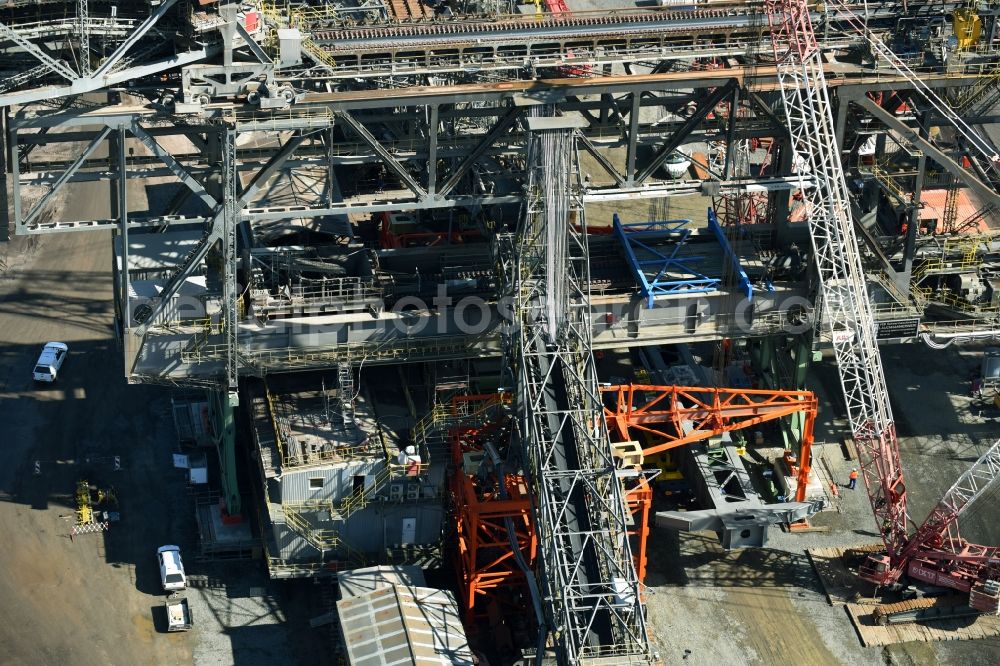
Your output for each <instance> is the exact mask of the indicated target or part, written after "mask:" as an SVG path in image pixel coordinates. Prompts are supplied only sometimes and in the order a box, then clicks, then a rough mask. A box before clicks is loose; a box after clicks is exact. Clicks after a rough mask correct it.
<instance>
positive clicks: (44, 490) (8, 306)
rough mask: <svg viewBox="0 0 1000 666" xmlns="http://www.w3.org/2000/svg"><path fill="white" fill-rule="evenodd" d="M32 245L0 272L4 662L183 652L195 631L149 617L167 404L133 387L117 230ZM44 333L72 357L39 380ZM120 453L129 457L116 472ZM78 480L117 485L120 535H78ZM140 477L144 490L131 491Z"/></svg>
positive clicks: (165, 509) (144, 658)
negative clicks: (119, 302) (118, 291)
mask: <svg viewBox="0 0 1000 666" xmlns="http://www.w3.org/2000/svg"><path fill="white" fill-rule="evenodd" d="M15 243H19V244H21V245H22V246H24V245H26V244H24V243H23V241H22V240H21V239H18V240H17V241H15ZM28 245H32V246H33V248H32V249H31V253H32V254H33V255H34V256H33V257H31V258H29V259H28V260H27V262H26V263H24V262H22V261H18V260H16V259H15V260H14V261H13V262H12V263H13V265H14V267H13V269H12V270H11V272H12V273H13V274H14V275H10V274H8V275H7V276H6V277H5V279H3V281H2V282H0V331H2V343H0V387H2V391H3V392H2V393H0V427H2V433H3V434H2V437H0V439H2V440H3V442H4V462H5V464H4V465H2V466H0V498H2V499H3V502H0V530H2V531H3V533H4V535H5V538H4V539H3V540H2V541H0V561H2V562H3V563H4V566H3V568H2V569H0V599H3V602H2V603H0V644H2V645H4V646H5V650H4V653H5V659H11V660H12V663H26V664H42V663H49V664H51V663H60V662H61V663H79V664H110V663H149V662H150V661H153V662H156V663H185V662H188V661H190V660H191V644H190V643H191V640H190V636H189V635H185V634H171V635H169V636H167V635H163V636H158V635H157V632H156V628H155V626H154V621H153V615H152V614H151V607H152V606H153V605H154V604H155V603H156V602H158V601H159V598H157V597H154V596H151V594H150V593H155V587H156V585H157V582H158V574H157V572H156V571H155V559H154V558H155V549H156V544H158V543H159V545H162V544H163V543H167V542H169V540H170V538H171V537H172V534H171V522H172V521H173V520H175V519H176V516H175V515H174V512H173V511H172V507H171V503H170V502H169V501H162V499H163V498H161V497H159V493H158V492H157V491H158V489H160V488H162V486H163V476H164V474H163V472H164V467H163V465H162V462H163V461H162V460H156V459H155V456H154V455H153V451H154V450H155V448H154V447H153V446H150V444H152V443H154V442H156V441H157V440H159V439H161V438H162V437H163V436H164V434H167V433H165V429H164V428H163V427H162V426H163V418H164V407H166V406H168V403H165V402H164V396H163V395H162V393H161V392H160V391H159V390H158V389H150V388H145V387H127V386H126V385H125V381H124V379H123V375H122V371H121V361H120V358H119V355H118V354H117V351H116V349H115V344H114V342H113V330H112V328H111V326H112V321H111V316H110V299H111V279H110V267H111V263H110V242H109V237H108V235H107V234H106V233H94V234H73V235H61V236H52V237H49V238H45V239H43V240H42V241H41V242H37V243H31V244H28ZM11 254H12V255H14V256H16V255H15V253H11ZM18 264H19V265H18ZM49 340H59V341H63V342H66V343H67V344H68V345H69V347H70V355H69V357H68V358H67V361H66V363H65V365H64V371H63V374H62V375H61V376H60V381H59V382H57V383H56V384H55V385H52V386H48V385H38V386H35V385H33V382H32V381H31V374H30V373H31V368H32V366H33V363H34V360H35V358H36V357H37V354H38V351H39V350H40V349H41V346H42V345H43V344H44V343H45V342H46V341H49ZM166 414H169V412H168V411H167V412H166ZM160 448H161V449H162V454H163V455H167V456H169V450H170V449H169V448H163V447H160ZM115 455H117V456H120V458H121V461H122V463H123V464H122V467H123V469H122V470H120V471H117V472H115V471H114V468H113V458H111V457H110V456H115ZM87 459H89V460H90V462H89V463H88V462H86V460H87ZM36 461H38V464H39V472H40V473H38V474H36V473H34V469H35V462H36ZM77 478H89V479H90V480H92V481H93V482H96V483H99V484H101V485H114V486H115V487H116V488H118V489H119V494H120V495H121V500H122V513H123V515H124V516H125V520H124V521H123V522H122V523H121V524H120V525H117V526H115V528H114V530H115V531H114V533H109V534H92V535H86V536H80V537H77V538H76V540H75V541H71V540H70V538H69V536H68V535H69V532H70V527H71V526H72V524H73V522H72V521H73V487H74V483H75V481H76V479H77ZM133 487H134V488H139V487H144V488H147V489H148V492H146V493H144V494H143V495H136V494H133V493H130V492H127V490H128V489H129V488H133Z"/></svg>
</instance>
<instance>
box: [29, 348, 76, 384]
mask: <svg viewBox="0 0 1000 666" xmlns="http://www.w3.org/2000/svg"><path fill="white" fill-rule="evenodd" d="M68 353H69V347H68V346H66V344H65V343H63V342H46V343H45V346H44V347H42V353H41V355H40V356H39V357H38V360H37V361H35V371H34V372H33V373H32V377H33V378H34V379H35V381H36V382H54V381H55V380H56V377H57V376H58V374H59V368H61V367H62V365H63V362H64V361H65V360H66V355H67V354H68Z"/></svg>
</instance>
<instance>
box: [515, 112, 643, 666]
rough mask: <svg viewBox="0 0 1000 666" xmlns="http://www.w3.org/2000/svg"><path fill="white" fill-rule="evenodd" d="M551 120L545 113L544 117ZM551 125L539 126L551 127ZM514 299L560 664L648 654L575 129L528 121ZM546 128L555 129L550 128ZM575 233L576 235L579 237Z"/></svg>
mask: <svg viewBox="0 0 1000 666" xmlns="http://www.w3.org/2000/svg"><path fill="white" fill-rule="evenodd" d="M549 113H551V110H550V111H549ZM550 120H554V121H556V122H555V123H553V124H552V125H546V124H545V122H546V121H550ZM531 121H536V122H537V126H538V127H539V128H545V129H539V130H538V131H534V132H533V133H532V134H531V136H530V139H529V145H528V165H529V168H530V170H531V171H530V176H529V191H528V202H527V205H526V207H525V214H524V216H523V222H522V227H521V229H520V232H519V234H518V242H517V249H518V255H517V258H516V268H515V270H514V281H513V285H512V287H513V294H514V299H515V306H516V308H517V309H516V312H517V313H518V314H519V317H518V325H519V330H518V331H517V334H516V335H515V336H514V338H513V340H512V352H513V356H514V359H515V365H516V367H517V371H518V375H517V378H518V384H517V400H516V411H517V416H518V419H519V428H520V438H521V442H522V448H523V455H524V457H525V459H526V469H527V470H528V473H529V479H530V482H531V484H532V493H531V495H532V498H533V507H532V508H533V512H534V517H535V521H534V522H535V525H536V529H537V530H538V540H539V548H540V556H541V557H540V564H541V566H540V570H539V574H540V578H541V581H540V583H541V585H540V586H541V589H542V595H543V598H544V600H545V602H546V604H545V605H546V618H545V619H546V622H547V623H548V625H549V626H548V627H547V628H546V629H547V631H548V632H549V633H550V634H552V635H553V637H554V638H555V639H556V640H555V644H556V646H557V652H558V657H559V661H560V663H566V664H574V663H581V662H582V661H584V660H586V659H588V658H599V657H613V658H614V659H616V660H617V662H616V663H645V662H648V661H649V659H650V657H651V652H650V647H649V642H648V637H647V635H646V622H645V614H644V610H643V606H642V602H641V599H640V590H639V580H638V576H637V573H636V569H635V563H634V561H633V559H632V554H631V548H630V545H629V541H628V532H629V527H628V518H627V514H626V511H627V509H626V504H625V499H624V492H623V489H622V486H621V481H620V480H619V478H618V476H617V474H616V472H615V468H616V465H615V460H614V456H613V453H612V448H611V444H610V440H609V438H608V432H607V428H606V425H605V423H604V418H603V415H602V407H601V399H600V394H599V392H598V387H597V375H596V372H595V368H594V360H593V354H592V352H591V340H590V338H591V334H590V328H589V326H588V325H587V320H588V317H587V311H588V303H589V294H588V289H587V286H586V285H588V284H589V276H588V272H589V262H588V253H587V237H586V231H585V227H584V225H583V224H582V223H583V219H582V213H583V206H582V205H581V201H580V199H579V187H580V184H579V182H578V180H577V178H578V171H577V166H576V159H577V158H576V154H575V150H574V149H573V142H572V137H573V133H574V132H573V130H572V129H570V128H568V127H567V126H565V125H562V126H561V127H560V126H559V119H553V118H550V117H547V116H542V115H535V116H533V117H532V118H531V119H530V120H529V127H530V126H531ZM548 127H553V128H552V129H549V128H548ZM578 226H579V228H578Z"/></svg>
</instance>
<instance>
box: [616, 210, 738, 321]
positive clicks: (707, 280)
mask: <svg viewBox="0 0 1000 666" xmlns="http://www.w3.org/2000/svg"><path fill="white" fill-rule="evenodd" d="M689 224H691V220H669V221H665V222H637V223H633V224H622V223H621V220H619V219H618V214H617V213H616V214H615V216H614V230H615V235H616V236H617V237H618V240H619V241H620V242H621V244H622V247H623V248H624V249H625V255H626V256H627V257H628V260H629V264H630V267H631V269H632V274H633V275H634V276H635V279H636V280H638V282H639V289H640V290H641V291H642V295H643V296H645V297H646V303H647V307H649V308H652V307H653V302H654V301H655V300H656V298H657V297H658V296H668V295H670V294H678V293H688V294H691V293H696V294H697V293H705V292H708V291H713V290H715V289H716V288H717V287H718V286H719V283H720V282H721V281H722V280H721V279H720V278H713V277H709V276H707V275H705V274H703V273H699V272H698V271H696V270H694V268H692V267H691V266H690V264H693V263H696V262H699V261H701V260H703V259H704V258H705V257H704V256H688V257H679V256H677V255H678V253H679V252H680V251H681V248H682V247H684V243H685V242H686V241H687V239H688V237H690V236H691V234H692V231H691V229H689V228H688V225H689ZM654 238H655V239H659V240H664V239H670V240H673V241H674V242H673V243H671V244H669V245H661V246H654V245H650V244H647V242H645V241H646V240H647V239H654ZM678 273H679V274H683V275H684V277H680V278H677V277H674V276H676V274H678ZM668 275H670V276H671V277H669V278H668V277H667V276H668Z"/></svg>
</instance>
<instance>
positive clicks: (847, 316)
mask: <svg viewBox="0 0 1000 666" xmlns="http://www.w3.org/2000/svg"><path fill="white" fill-rule="evenodd" d="M764 4H765V11H766V12H767V17H768V22H769V23H770V27H771V30H770V33H771V39H772V46H773V49H774V56H775V60H776V61H777V71H778V79H779V83H780V90H781V97H782V100H783V103H784V110H785V119H786V124H787V127H788V130H789V133H790V137H791V148H792V150H793V151H794V153H795V160H796V163H797V164H799V165H800V166H799V168H798V174H799V177H800V179H801V186H802V191H803V194H804V196H805V199H806V201H807V204H808V209H807V210H808V220H809V222H808V224H809V231H810V235H811V237H812V243H813V248H814V256H815V257H816V265H817V270H818V273H819V282H820V284H821V285H822V294H821V296H822V302H823V304H824V310H823V313H822V316H823V317H824V319H825V323H826V325H827V327H828V329H829V332H830V335H831V338H832V341H833V348H834V353H835V357H836V361H837V366H838V368H839V371H840V381H841V386H842V388H843V392H844V398H845V402H846V405H847V412H848V417H849V419H850V424H851V429H852V431H853V433H854V438H855V441H856V443H857V445H858V453H859V458H860V466H861V471H862V477H863V478H864V482H865V486H866V488H867V490H868V496H869V499H870V501H871V506H872V511H873V512H874V514H875V520H876V522H877V524H878V528H879V531H880V533H881V536H882V539H883V541H884V543H885V550H886V552H885V553H884V554H878V555H873V556H870V557H869V558H868V559H867V561H866V562H865V563H864V564H863V565H862V567H861V569H860V574H861V576H862V577H863V578H864V579H866V580H869V581H872V582H874V583H876V584H878V585H888V584H892V583H894V582H895V581H897V580H898V579H899V578H900V576H902V575H903V574H904V573H906V574H908V575H909V576H910V578H912V579H915V580H919V581H925V582H931V583H933V584H935V585H942V586H946V587H949V588H953V589H956V590H959V591H963V592H969V593H970V599H969V603H970V606H972V607H973V608H974V609H976V610H978V611H980V612H990V613H996V612H997V608H998V603H997V600H998V596H1000V584H998V583H997V582H996V581H997V580H1000V571H998V566H997V565H998V562H997V548H995V547H986V546H977V545H974V544H970V543H968V542H967V541H965V540H964V539H963V538H962V537H961V535H960V534H959V533H958V522H957V521H958V518H959V517H960V515H961V514H962V512H963V511H964V510H965V509H966V508H967V507H968V506H969V505H970V504H971V503H972V502H973V501H975V500H976V499H977V498H979V497H981V496H982V494H983V493H984V492H985V490H986V489H987V487H989V485H990V484H991V483H992V482H993V481H995V479H996V477H997V476H1000V450H998V449H1000V442H998V443H997V444H994V445H993V446H992V447H991V448H990V449H989V450H988V451H987V452H986V454H984V455H983V456H982V457H981V458H980V459H979V460H977V461H976V463H975V464H974V465H973V466H972V468H971V469H970V470H969V471H968V472H966V473H965V474H964V475H963V476H962V477H961V478H960V479H959V480H958V482H956V484H955V485H954V486H953V487H952V488H951V490H949V491H948V493H946V494H945V496H944V498H943V499H942V500H941V501H940V502H939V503H938V505H937V507H935V509H934V510H933V511H932V512H931V514H930V516H928V518H927V519H926V520H925V521H924V522H923V524H922V525H920V527H918V528H917V530H916V531H915V532H914V533H913V534H910V532H909V530H908V526H907V520H908V516H907V511H906V483H905V480H904V477H903V468H902V465H901V463H900V455H899V445H898V442H897V438H896V429H895V425H894V423H893V418H892V411H891V409H890V406H889V393H888V389H887V387H886V382H885V375H884V373H883V371H882V363H881V359H880V356H879V350H878V345H877V343H876V339H875V323H874V318H873V316H872V311H871V304H870V302H869V299H868V293H867V287H866V281H865V274H864V271H863V269H862V266H861V253H860V251H859V248H858V242H857V238H856V236H855V233H854V227H853V225H852V221H851V217H850V200H849V195H848V192H847V188H846V184H845V181H844V172H843V167H842V165H841V162H840V153H839V150H838V148H837V141H836V137H835V132H834V121H833V115H832V113H831V107H830V100H829V94H828V92H827V86H826V81H825V78H824V74H823V67H822V60H821V54H820V49H819V46H818V44H817V41H816V36H815V34H814V32H813V26H812V22H811V19H810V16H809V9H808V5H807V3H806V2H803V1H802V0H767V1H766V2H765V3H764ZM863 34H865V36H866V37H867V38H868V39H869V41H871V42H872V43H873V44H876V46H877V45H878V43H877V40H875V39H874V38H873V37H871V36H870V34H868V33H867V32H864V33H863ZM883 46H884V45H883ZM883 50H887V49H877V50H876V53H878V54H879V55H882V56H883V57H886V58H887V59H889V61H890V63H892V64H893V66H896V63H895V62H894V61H893V58H892V56H886V55H885V54H883V53H882V51H883ZM890 53H891V52H890ZM897 69H899V68H898V67H897ZM913 76H914V77H915V75H913ZM918 89H919V90H921V92H922V93H923V94H924V96H925V97H926V96H927V95H928V94H929V95H931V96H933V93H932V92H930V91H929V90H927V91H924V90H923V89H921V88H919V87H918ZM928 99H930V100H933V98H931V97H928ZM938 102H940V100H938ZM932 106H936V105H935V104H933V101H932ZM956 127H957V128H958V129H959V131H961V132H962V133H963V134H965V133H966V132H970V131H971V129H968V128H967V127H966V126H964V124H959V125H956ZM973 145H976V146H977V148H980V150H981V151H982V152H984V153H986V154H987V155H988V157H989V158H990V161H991V162H993V163H995V162H996V154H995V152H994V151H991V150H990V148H989V146H988V145H986V144H979V143H976V144H973ZM809 181H811V182H809ZM803 464H808V461H803Z"/></svg>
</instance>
